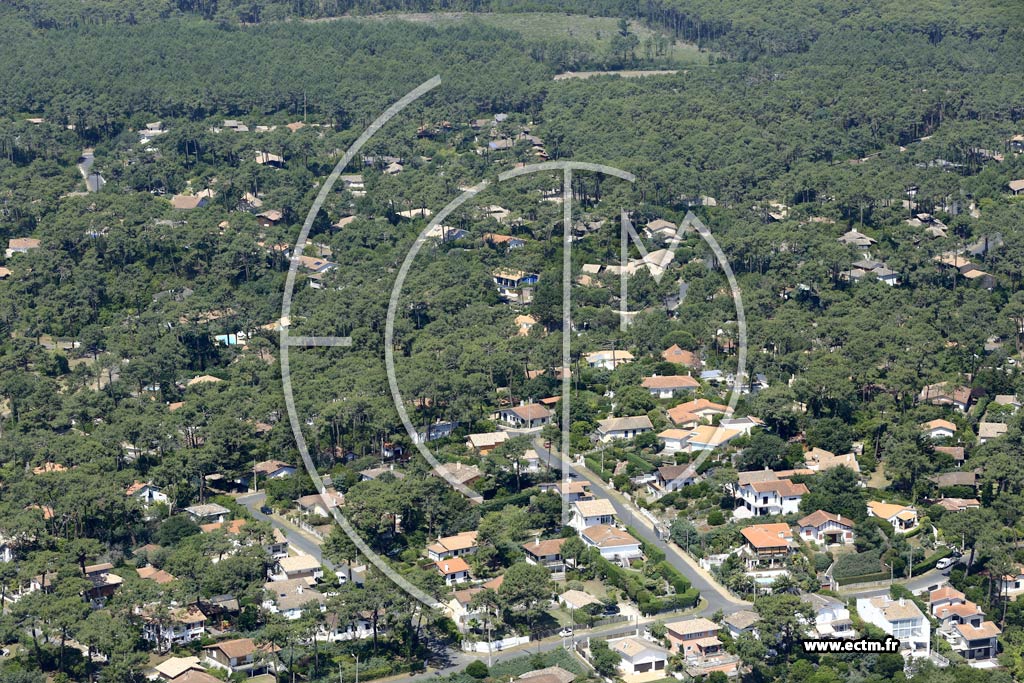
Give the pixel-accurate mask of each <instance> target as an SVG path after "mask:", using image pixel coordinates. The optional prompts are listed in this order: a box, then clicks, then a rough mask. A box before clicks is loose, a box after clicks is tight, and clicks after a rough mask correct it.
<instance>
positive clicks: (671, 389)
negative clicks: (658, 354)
mask: <svg viewBox="0 0 1024 683" xmlns="http://www.w3.org/2000/svg"><path fill="white" fill-rule="evenodd" d="M643 387H644V389H647V391H649V392H650V394H651V396H654V397H655V398H675V397H676V396H677V395H678V394H681V393H684V392H687V391H694V390H695V389H697V388H698V387H700V382H698V381H697V380H695V379H694V378H693V377H690V376H689V375H654V376H652V377H645V378H644V381H643Z"/></svg>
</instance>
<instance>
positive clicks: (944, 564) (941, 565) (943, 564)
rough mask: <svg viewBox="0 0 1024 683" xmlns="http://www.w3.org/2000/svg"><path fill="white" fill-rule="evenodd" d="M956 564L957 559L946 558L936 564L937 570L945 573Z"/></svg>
mask: <svg viewBox="0 0 1024 683" xmlns="http://www.w3.org/2000/svg"><path fill="white" fill-rule="evenodd" d="M954 564H956V558H955V557H944V558H942V559H941V560H939V561H938V562H936V563H935V568H936V569H938V570H940V571H944V570H946V569H949V568H950V567H952V566H953V565H954Z"/></svg>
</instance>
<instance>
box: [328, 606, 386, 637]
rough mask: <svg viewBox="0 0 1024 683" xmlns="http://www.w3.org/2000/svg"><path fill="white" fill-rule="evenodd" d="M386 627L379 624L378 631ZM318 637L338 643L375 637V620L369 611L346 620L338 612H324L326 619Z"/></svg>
mask: <svg viewBox="0 0 1024 683" xmlns="http://www.w3.org/2000/svg"><path fill="white" fill-rule="evenodd" d="M383 629H384V624H380V623H378V624H377V631H378V633H379V632H380V631H381V630H383ZM315 637H316V639H317V640H319V641H326V642H328V643H336V642H338V641H340V640H362V639H363V638H372V637H373V621H372V620H371V615H370V613H368V612H360V613H359V614H358V615H356V616H355V617H353V618H352V619H350V620H344V619H342V618H341V616H340V615H339V614H337V613H336V612H327V613H326V614H324V621H323V623H322V624H321V625H320V627H319V629H318V630H317V633H316V636H315Z"/></svg>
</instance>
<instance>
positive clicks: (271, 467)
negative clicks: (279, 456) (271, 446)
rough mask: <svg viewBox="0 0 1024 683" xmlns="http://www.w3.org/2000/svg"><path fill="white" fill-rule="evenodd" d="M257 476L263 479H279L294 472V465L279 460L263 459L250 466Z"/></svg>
mask: <svg viewBox="0 0 1024 683" xmlns="http://www.w3.org/2000/svg"><path fill="white" fill-rule="evenodd" d="M252 469H253V472H255V473H256V475H257V476H260V477H264V478H265V479H280V478H282V477H288V476H291V475H293V474H295V466H294V465H289V464H288V463H286V462H282V461H280V460H264V461H263V462H258V463H256V465H255V466H254V467H253V468H252Z"/></svg>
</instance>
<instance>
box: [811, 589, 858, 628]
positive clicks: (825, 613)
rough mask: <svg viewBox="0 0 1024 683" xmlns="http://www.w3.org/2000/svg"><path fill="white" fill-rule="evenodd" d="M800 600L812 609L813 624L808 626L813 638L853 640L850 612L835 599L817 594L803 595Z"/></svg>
mask: <svg viewBox="0 0 1024 683" xmlns="http://www.w3.org/2000/svg"><path fill="white" fill-rule="evenodd" d="M800 598H801V599H802V600H803V601H804V602H806V603H808V604H809V605H810V606H811V607H812V608H813V609H814V622H813V623H812V624H809V625H808V626H810V631H811V633H810V634H809V635H811V637H813V638H853V637H855V636H856V635H857V632H856V631H854V630H853V621H851V620H850V610H849V609H847V607H846V605H845V604H844V603H843V602H842V601H840V600H836V599H835V598H832V597H829V596H827V595H818V594H817V593H804V594H803V595H801V596H800Z"/></svg>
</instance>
